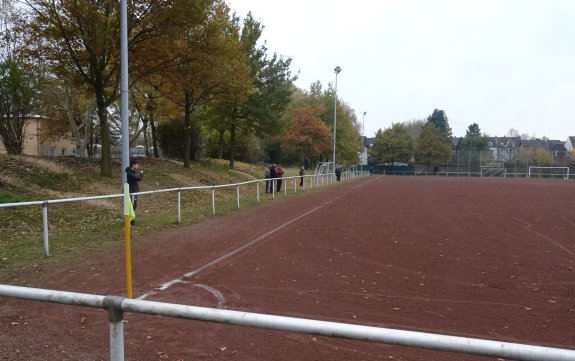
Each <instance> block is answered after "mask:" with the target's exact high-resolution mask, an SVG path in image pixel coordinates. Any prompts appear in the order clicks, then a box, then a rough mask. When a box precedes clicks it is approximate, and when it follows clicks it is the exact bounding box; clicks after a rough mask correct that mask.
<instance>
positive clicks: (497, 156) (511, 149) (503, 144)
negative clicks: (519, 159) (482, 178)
mask: <svg viewBox="0 0 575 361" xmlns="http://www.w3.org/2000/svg"><path fill="white" fill-rule="evenodd" d="M520 145H521V137H490V138H489V140H488V142H487V147H488V149H489V151H490V152H491V154H492V156H493V160H494V161H496V162H507V161H510V160H512V159H513V156H514V155H515V152H516V150H517V149H518V147H519V146H520Z"/></svg>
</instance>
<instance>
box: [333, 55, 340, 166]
mask: <svg viewBox="0 0 575 361" xmlns="http://www.w3.org/2000/svg"><path fill="white" fill-rule="evenodd" d="M334 71H335V92H334V96H333V98H334V99H333V157H332V159H333V169H334V171H335V139H336V129H337V75H338V74H339V72H340V71H341V67H340V66H336V67H335V69H334Z"/></svg>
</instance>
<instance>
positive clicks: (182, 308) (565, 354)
mask: <svg viewBox="0 0 575 361" xmlns="http://www.w3.org/2000/svg"><path fill="white" fill-rule="evenodd" d="M122 309H123V310H124V311H129V312H138V313H146V314H154V315H161V316H168V317H178V318H187V319H194V320H201V321H209V322H217V323H226V324H233V325H241V326H249V327H257V328H265V329H273V330H279V331H288V332H299V333H307V334H314V335H321V336H328V337H338V338H346V339H353V340H359V341H369V342H377V343H385V344H393V345H400V346H408V347H417V348H425V349H432V350H441V351H450V352H459V353H467V354H475V355H483V356H493V357H502V358H506V359H513V360H528V361H567V360H571V361H573V360H575V350H568V349H558V348H550V347H542V346H532V345H526V344H518V343H509V342H500V341H492V340H485V339H476V338H468V337H458V336H448V335H441V334H432V333H424V332H414V331H403V330H397V329H390V328H380V327H372V326H362V325H354V324H345V323H336V322H327V321H317V320H309V319H302V318H293V317H284V316H275V315H266V314H260V313H251V312H241V311H231V310H221V309H213V308H205V307H195V306H186V305H177V304H167V303H160V302H153V301H144V300H130V299H126V300H124V302H123V303H122Z"/></svg>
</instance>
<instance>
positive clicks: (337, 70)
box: [333, 66, 341, 74]
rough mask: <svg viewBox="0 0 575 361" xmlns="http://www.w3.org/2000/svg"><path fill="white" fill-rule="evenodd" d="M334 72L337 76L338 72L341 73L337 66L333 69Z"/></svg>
mask: <svg viewBox="0 0 575 361" xmlns="http://www.w3.org/2000/svg"><path fill="white" fill-rule="evenodd" d="M333 70H334V71H335V73H336V74H339V72H340V71H341V68H340V67H339V66H336V67H335V69H333Z"/></svg>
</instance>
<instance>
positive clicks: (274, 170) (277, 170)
mask: <svg viewBox="0 0 575 361" xmlns="http://www.w3.org/2000/svg"><path fill="white" fill-rule="evenodd" d="M283 175H284V170H283V169H282V168H281V167H276V165H275V164H272V165H271V166H270V167H269V168H266V172H265V178H266V193H273V192H274V180H275V183H276V184H277V185H276V192H279V191H281V189H282V178H283Z"/></svg>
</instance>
